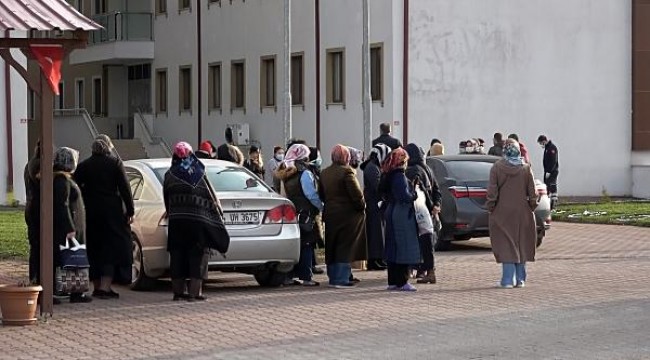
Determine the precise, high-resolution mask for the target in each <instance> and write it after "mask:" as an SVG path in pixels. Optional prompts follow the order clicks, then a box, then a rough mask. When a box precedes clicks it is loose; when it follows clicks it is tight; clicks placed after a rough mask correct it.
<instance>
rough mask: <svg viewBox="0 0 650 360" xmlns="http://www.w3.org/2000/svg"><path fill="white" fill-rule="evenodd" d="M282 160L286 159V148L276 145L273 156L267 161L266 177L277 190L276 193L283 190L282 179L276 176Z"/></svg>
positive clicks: (266, 180)
mask: <svg viewBox="0 0 650 360" xmlns="http://www.w3.org/2000/svg"><path fill="white" fill-rule="evenodd" d="M282 160H284V149H283V148H282V146H275V147H274V148H273V157H272V158H271V159H269V160H268V161H267V162H266V171H265V173H264V174H265V178H264V181H265V182H266V183H267V184H269V185H271V187H272V188H273V190H275V192H276V193H278V194H279V193H280V190H281V187H282V186H281V182H282V181H281V180H280V179H279V178H278V177H277V176H275V170H277V168H278V166H280V164H281V163H282Z"/></svg>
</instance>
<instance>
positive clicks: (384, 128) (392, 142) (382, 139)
mask: <svg viewBox="0 0 650 360" xmlns="http://www.w3.org/2000/svg"><path fill="white" fill-rule="evenodd" d="M379 131H380V132H381V135H379V137H378V138H376V139H375V140H373V141H372V146H375V145H377V144H384V145H387V146H388V147H389V148H390V149H391V150H395V149H397V148H400V147H402V142H401V141H399V139H397V138H395V137H392V136H391V135H390V132H391V128H390V124H389V123H383V124H381V125H379Z"/></svg>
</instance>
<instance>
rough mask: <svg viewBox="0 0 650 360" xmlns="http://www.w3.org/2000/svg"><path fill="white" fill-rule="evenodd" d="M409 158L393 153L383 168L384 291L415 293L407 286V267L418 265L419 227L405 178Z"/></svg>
mask: <svg viewBox="0 0 650 360" xmlns="http://www.w3.org/2000/svg"><path fill="white" fill-rule="evenodd" d="M408 160H409V156H408V154H407V152H406V150H404V149H401V148H400V149H395V150H393V151H392V152H391V153H390V154H389V155H388V158H387V159H386V160H385V161H384V163H383V164H382V167H381V170H382V179H381V183H380V191H381V193H382V195H383V199H384V205H383V206H384V207H385V211H384V221H385V222H386V230H385V248H386V250H385V256H386V262H387V263H388V288H387V290H400V291H416V290H417V289H416V288H415V287H413V286H412V285H411V284H409V283H408V280H409V267H411V266H417V265H418V264H419V263H420V259H421V254H420V245H419V241H418V225H417V222H416V220H415V209H414V206H413V202H414V201H415V200H416V199H417V193H416V192H415V190H414V188H413V186H412V185H411V184H410V183H409V181H408V179H407V178H406V174H405V171H406V166H407V164H408Z"/></svg>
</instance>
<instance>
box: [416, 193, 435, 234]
mask: <svg viewBox="0 0 650 360" xmlns="http://www.w3.org/2000/svg"><path fill="white" fill-rule="evenodd" d="M415 191H416V192H417V194H418V198H417V199H415V201H414V202H413V206H414V207H415V220H416V221H417V223H418V234H419V235H422V234H433V219H432V218H431V214H430V213H429V209H428V208H427V203H426V195H425V194H424V191H422V189H420V187H419V186H416V187H415Z"/></svg>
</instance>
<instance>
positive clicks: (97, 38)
mask: <svg viewBox="0 0 650 360" xmlns="http://www.w3.org/2000/svg"><path fill="white" fill-rule="evenodd" d="M92 19H93V20H94V21H95V22H96V23H98V24H99V25H101V26H102V27H103V29H100V30H95V31H93V32H92V33H91V35H90V37H89V39H88V42H89V44H91V45H93V44H101V43H106V42H112V41H153V14H152V13H147V12H113V13H108V14H101V15H96V16H93V18H92Z"/></svg>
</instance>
